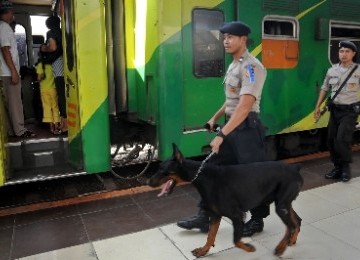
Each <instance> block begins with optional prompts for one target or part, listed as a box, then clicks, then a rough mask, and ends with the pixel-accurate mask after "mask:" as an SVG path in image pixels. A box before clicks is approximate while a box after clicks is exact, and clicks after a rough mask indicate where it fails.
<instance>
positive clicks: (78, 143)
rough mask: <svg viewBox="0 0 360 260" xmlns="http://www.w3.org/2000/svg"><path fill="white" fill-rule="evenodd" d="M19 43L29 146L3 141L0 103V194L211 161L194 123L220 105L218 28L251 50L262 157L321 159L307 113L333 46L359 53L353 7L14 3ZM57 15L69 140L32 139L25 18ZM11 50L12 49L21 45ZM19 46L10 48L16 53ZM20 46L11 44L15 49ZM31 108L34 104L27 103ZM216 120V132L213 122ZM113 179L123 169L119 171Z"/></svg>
mask: <svg viewBox="0 0 360 260" xmlns="http://www.w3.org/2000/svg"><path fill="white" fill-rule="evenodd" d="M13 3H14V7H15V17H16V21H17V23H18V24H19V25H21V26H22V27H24V29H25V30H24V31H25V35H24V37H25V38H24V37H23V40H22V43H23V45H24V44H25V46H20V47H19V49H22V50H25V51H23V52H21V55H24V57H23V59H22V61H23V64H22V65H23V72H24V71H25V72H24V74H23V75H22V89H23V103H24V113H25V117H26V120H27V121H26V122H27V123H28V125H29V127H33V128H32V129H33V130H35V132H37V133H38V136H37V138H34V139H24V140H21V139H18V138H14V137H8V136H7V133H6V125H5V124H6V122H5V121H6V120H4V118H5V117H4V113H6V111H5V110H4V106H3V101H1V104H0V105H1V113H2V116H1V121H0V122H1V127H0V136H1V139H0V140H1V141H0V185H5V184H15V183H19V182H26V181H37V180H44V179H49V178H59V177H65V176H72V175H76V174H92V173H100V172H108V171H111V169H112V168H113V167H121V166H123V165H128V164H140V163H144V162H149V161H152V160H163V159H165V158H167V157H168V156H169V155H170V152H171V143H176V144H178V145H179V147H180V148H181V150H182V151H183V153H184V155H185V156H187V157H194V156H201V155H204V154H206V153H207V152H208V151H209V143H210V141H211V140H212V138H213V137H214V134H213V133H209V132H207V131H206V130H205V129H204V124H205V123H206V122H207V120H208V119H209V118H210V117H211V116H212V115H213V113H214V112H215V111H216V110H217V109H218V108H219V107H220V106H221V105H222V103H223V101H224V93H223V92H224V90H223V86H222V81H223V76H224V73H225V72H226V68H227V66H228V64H229V63H230V57H229V56H228V55H226V54H225V52H224V49H223V45H222V35H221V34H220V32H219V30H218V29H219V27H220V26H221V25H222V24H223V23H224V22H229V21H233V20H241V21H244V22H245V23H247V24H248V25H250V26H251V29H252V33H251V34H250V35H249V41H248V48H249V51H250V52H251V53H252V54H253V55H254V56H256V57H257V58H258V59H259V60H261V61H262V63H263V64H264V65H265V67H266V68H267V72H268V76H267V79H266V83H265V86H264V89H263V94H262V99H261V113H260V117H261V119H262V121H263V123H264V124H265V126H266V127H267V140H266V141H267V150H268V155H269V158H270V159H278V158H282V157H288V156H296V155H301V154H306V153H312V152H316V151H319V150H321V149H325V148H326V147H325V146H324V140H325V137H326V131H324V130H325V127H326V123H327V120H328V115H326V114H325V116H323V117H322V118H321V120H320V121H318V122H314V119H313V116H312V114H313V109H314V106H315V103H316V100H317V96H318V92H319V89H320V87H321V85H322V81H323V78H324V76H325V73H326V71H327V69H328V68H329V67H330V66H331V65H332V64H334V63H337V62H338V60H337V50H338V43H339V41H341V40H345V39H346V40H351V41H353V42H354V43H355V44H356V45H358V46H359V47H360V43H359V41H360V16H359V15H358V10H359V9H360V2H359V1H358V0H253V1H247V0H175V1H174V0H102V1H98V0H61V1H59V0H58V1H56V0H13ZM52 14H57V15H59V16H61V21H62V32H63V50H64V67H65V82H66V97H67V114H68V126H69V130H68V133H67V135H65V136H61V137H59V136H49V135H41V134H40V132H41V130H39V128H40V125H41V116H38V114H39V113H38V112H39V111H38V110H39V106H38V105H39V99H38V97H37V95H38V94H37V91H36V84H35V83H34V82H33V80H32V75H31V73H29V71H30V72H31V70H32V68H33V67H34V64H35V63H36V60H37V50H38V47H39V44H41V43H42V42H43V41H44V40H45V39H44V38H43V37H41V36H40V35H36V34H34V33H32V32H33V29H34V28H32V26H33V25H32V24H31V17H32V16H34V15H36V16H45V17H46V16H49V15H52ZM19 42H20V41H19ZM19 44H20V43H19ZM20 45H21V44H20ZM34 103H35V104H34ZM224 120H225V119H222V120H221V121H220V122H219V124H223V123H224ZM120 175H121V170H120Z"/></svg>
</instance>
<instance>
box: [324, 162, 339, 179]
mask: <svg viewBox="0 0 360 260" xmlns="http://www.w3.org/2000/svg"><path fill="white" fill-rule="evenodd" d="M341 175H342V167H341V166H340V165H337V164H335V167H334V169H332V170H331V171H330V172H329V173H327V174H325V179H340V178H341Z"/></svg>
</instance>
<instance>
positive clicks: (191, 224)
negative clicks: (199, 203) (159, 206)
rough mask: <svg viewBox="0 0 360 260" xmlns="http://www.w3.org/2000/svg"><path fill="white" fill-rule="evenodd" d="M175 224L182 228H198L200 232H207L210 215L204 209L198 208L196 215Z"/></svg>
mask: <svg viewBox="0 0 360 260" xmlns="http://www.w3.org/2000/svg"><path fill="white" fill-rule="evenodd" d="M177 225H178V227H181V228H184V229H193V228H198V229H200V231H201V232H203V233H207V232H208V231H209V225H210V216H209V213H208V212H207V211H206V210H203V209H200V210H199V213H198V214H197V215H195V216H192V217H190V218H188V219H184V220H180V221H178V222H177Z"/></svg>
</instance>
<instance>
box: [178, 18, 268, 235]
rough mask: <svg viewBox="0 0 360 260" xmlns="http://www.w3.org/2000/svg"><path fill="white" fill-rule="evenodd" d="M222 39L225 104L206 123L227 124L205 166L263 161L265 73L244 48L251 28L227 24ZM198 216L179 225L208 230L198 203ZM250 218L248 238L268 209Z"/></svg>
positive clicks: (206, 217)
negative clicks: (229, 59) (223, 120)
mask: <svg viewBox="0 0 360 260" xmlns="http://www.w3.org/2000/svg"><path fill="white" fill-rule="evenodd" d="M220 32H221V33H223V35H224V47H225V51H226V52H227V53H228V54H230V55H232V57H233V62H232V63H231V64H230V66H229V68H228V70H227V73H226V76H225V79H224V88H225V96H226V99H225V102H224V104H223V105H222V107H221V108H220V109H219V110H218V111H217V112H216V113H215V114H214V116H213V117H212V118H211V119H210V120H209V121H208V124H209V125H210V128H211V129H212V128H213V127H214V125H215V124H216V121H217V120H218V119H219V118H220V117H222V116H223V115H225V116H226V117H227V119H228V121H227V123H226V124H225V125H224V126H223V127H222V129H221V131H220V132H218V134H217V136H216V137H215V138H214V139H213V140H212V142H211V144H210V145H211V147H212V151H213V152H215V153H216V154H215V155H214V156H212V157H211V158H210V160H209V161H208V163H214V164H221V165H229V164H242V163H251V162H259V161H265V145H264V137H265V131H264V127H263V126H262V124H261V122H260V119H259V117H258V114H259V112H260V99H261V92H262V89H263V85H264V82H265V78H266V69H265V68H264V66H263V65H262V64H261V62H260V61H259V60H257V59H256V58H255V57H254V56H252V55H251V54H250V53H249V52H248V50H247V46H246V41H247V35H248V34H249V33H250V28H249V27H248V26H247V25H246V24H244V23H242V22H231V23H226V24H224V25H223V26H222V27H221V28H220ZM199 207H200V211H199V213H198V215H196V216H193V217H191V218H189V219H186V220H182V221H178V223H177V225H178V226H179V227H182V228H185V229H193V228H199V229H200V231H202V232H207V231H208V229H209V214H208V212H207V210H206V205H205V204H204V203H203V202H200V205H199ZM251 213H252V218H251V219H250V221H249V222H247V223H246V224H245V226H244V230H243V233H244V234H243V235H244V236H251V235H252V234H254V233H255V232H261V231H262V230H263V228H264V222H263V218H265V217H267V216H268V215H269V205H263V206H260V207H259V208H256V209H253V210H251Z"/></svg>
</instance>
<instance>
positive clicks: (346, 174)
mask: <svg viewBox="0 0 360 260" xmlns="http://www.w3.org/2000/svg"><path fill="white" fill-rule="evenodd" d="M350 179H351V171H350V165H349V164H344V165H343V167H342V173H341V180H342V181H343V182H348V181H350Z"/></svg>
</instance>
